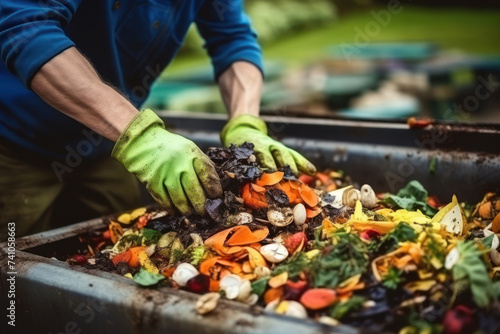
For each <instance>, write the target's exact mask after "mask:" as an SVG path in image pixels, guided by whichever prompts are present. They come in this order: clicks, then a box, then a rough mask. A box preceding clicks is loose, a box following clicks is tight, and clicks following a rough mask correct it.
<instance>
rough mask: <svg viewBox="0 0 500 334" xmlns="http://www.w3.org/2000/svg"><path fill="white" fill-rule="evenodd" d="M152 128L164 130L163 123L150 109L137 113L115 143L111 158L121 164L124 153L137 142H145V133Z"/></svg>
mask: <svg viewBox="0 0 500 334" xmlns="http://www.w3.org/2000/svg"><path fill="white" fill-rule="evenodd" d="M153 128H156V129H165V123H163V121H162V120H161V119H160V117H158V115H156V114H155V113H154V111H152V110H151V109H145V110H144V111H142V112H139V113H138V114H137V115H136V116H135V117H134V118H133V119H132V120H131V121H130V123H129V124H128V125H127V127H126V128H125V130H123V132H122V134H121V135H120V137H119V138H118V140H117V141H116V143H115V146H114V147H113V151H112V152H111V157H112V158H113V159H115V160H117V161H119V162H122V160H123V158H124V156H123V155H125V152H126V151H127V150H128V149H129V148H130V147H131V146H135V143H137V142H138V141H141V140H147V138H146V135H145V133H146V132H151V131H150V130H151V129H153Z"/></svg>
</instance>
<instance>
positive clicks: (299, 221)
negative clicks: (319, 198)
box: [293, 203, 307, 226]
mask: <svg viewBox="0 0 500 334" xmlns="http://www.w3.org/2000/svg"><path fill="white" fill-rule="evenodd" d="M306 219H307V212H306V207H305V206H304V204H302V203H299V204H297V205H296V206H295V207H294V208H293V222H294V223H295V225H297V226H302V225H304V223H305V222H306Z"/></svg>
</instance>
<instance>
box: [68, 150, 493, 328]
mask: <svg viewBox="0 0 500 334" xmlns="http://www.w3.org/2000/svg"><path fill="white" fill-rule="evenodd" d="M207 154H208V156H209V157H210V158H211V159H212V161H213V162H214V163H215V165H216V168H217V171H218V174H219V176H220V178H221V181H222V185H223V189H224V194H223V196H222V197H221V198H217V199H208V200H207V201H206V204H205V208H206V215H204V216H198V215H191V216H189V217H175V216H170V215H168V214H167V213H166V212H165V211H163V210H161V209H160V208H148V209H146V208H139V209H136V210H134V211H131V212H128V213H124V214H121V215H119V216H117V217H114V218H113V219H109V228H108V230H106V231H104V232H92V233H91V234H90V235H87V236H85V238H82V240H85V242H86V243H87V246H88V247H87V248H88V251H85V252H81V253H79V254H75V255H73V256H71V257H70V258H69V259H67V262H69V263H71V264H72V265H83V266H86V267H87V268H94V269H100V270H105V271H108V272H113V273H115V274H117V275H122V276H126V277H129V278H130V279H132V280H134V281H135V282H136V283H137V284H139V285H141V286H147V287H150V288H155V287H161V286H170V287H173V288H176V289H184V290H187V291H191V292H195V293H198V294H200V295H201V296H200V298H199V300H198V302H197V304H196V310H197V312H198V313H199V314H203V315H207V316H209V313H210V312H212V311H213V310H214V309H216V308H217V305H218V302H219V301H220V299H230V300H237V301H239V302H241V303H245V304H249V305H254V304H257V305H261V306H263V307H264V308H265V310H266V311H268V312H274V313H278V314H282V315H286V316H290V317H297V318H308V317H309V318H312V319H315V320H316V321H319V322H321V323H324V324H329V325H337V324H340V323H342V324H347V325H350V326H354V327H357V328H360V329H367V330H371V331H385V332H394V333H421V332H425V333H473V332H475V331H477V332H478V333H499V332H500V303H499V296H500V280H499V278H500V253H499V251H498V248H499V238H498V233H499V232H500V197H499V196H497V194H495V193H487V194H485V196H484V199H483V200H482V201H481V202H480V203H472V204H467V203H461V202H460V201H459V199H458V198H457V197H456V196H455V195H453V194H450V199H449V203H440V202H439V200H438V199H437V198H436V197H433V196H429V194H428V193H427V191H426V190H425V189H424V187H423V186H422V185H421V184H420V183H419V182H418V181H416V180H414V181H411V182H409V183H408V184H407V185H406V186H405V187H404V188H402V189H401V190H400V191H399V192H397V193H396V194H389V193H383V194H381V193H376V192H375V191H376V189H375V191H374V189H372V187H370V185H362V186H361V187H360V189H359V190H358V189H356V187H354V185H353V182H352V181H351V180H350V179H349V177H348V176H347V175H346V174H345V173H344V172H342V171H334V170H326V171H323V172H321V173H320V172H318V173H317V174H316V175H315V176H307V175H301V176H300V177H298V178H296V177H295V176H294V175H293V174H292V173H291V171H290V170H289V169H287V168H285V169H283V170H280V171H275V172H270V171H266V170H264V169H262V168H260V167H259V165H258V164H257V163H256V159H255V156H254V155H253V145H252V144H248V143H245V144H243V145H241V146H239V147H235V146H231V147H230V148H211V149H209V151H208V152H207Z"/></svg>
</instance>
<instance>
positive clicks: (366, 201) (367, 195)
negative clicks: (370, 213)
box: [360, 184, 377, 209]
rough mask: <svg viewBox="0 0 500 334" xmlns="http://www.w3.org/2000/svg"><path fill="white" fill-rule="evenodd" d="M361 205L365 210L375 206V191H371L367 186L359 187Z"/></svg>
mask: <svg viewBox="0 0 500 334" xmlns="http://www.w3.org/2000/svg"><path fill="white" fill-rule="evenodd" d="M360 196H361V198H360V201H361V204H363V206H364V207H365V208H368V209H371V208H374V207H375V206H376V205H377V195H375V191H373V189H372V187H370V185H368V184H364V185H363V186H362V187H361V195H360Z"/></svg>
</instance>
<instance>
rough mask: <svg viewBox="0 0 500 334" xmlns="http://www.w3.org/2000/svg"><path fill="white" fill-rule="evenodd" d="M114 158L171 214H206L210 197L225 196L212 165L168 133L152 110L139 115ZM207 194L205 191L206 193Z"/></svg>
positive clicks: (190, 145)
mask: <svg viewBox="0 0 500 334" xmlns="http://www.w3.org/2000/svg"><path fill="white" fill-rule="evenodd" d="M111 155H112V157H113V158H114V159H116V160H117V161H119V162H120V163H122V164H123V165H124V166H125V167H126V168H127V170H128V171H129V172H131V173H133V174H135V175H136V176H137V177H138V178H139V180H141V182H143V183H144V184H145V185H146V188H147V189H148V191H149V192H150V193H151V195H152V196H153V198H154V199H155V200H156V201H157V202H158V203H159V204H160V205H162V206H163V207H165V208H166V209H167V210H168V211H169V212H170V213H171V214H174V213H175V208H177V209H178V210H179V211H180V212H181V214H183V215H189V214H190V213H192V210H191V207H193V208H194V210H196V212H198V213H199V214H201V215H203V214H204V213H205V199H206V197H205V192H206V194H207V196H208V197H210V198H216V197H220V196H221V195H222V186H221V184H220V180H219V177H218V175H217V172H216V170H215V168H214V166H213V164H212V161H211V160H210V159H209V158H208V157H207V156H206V155H205V154H204V153H203V152H202V151H201V150H200V149H199V148H198V147H197V146H196V145H195V144H194V143H193V142H192V141H190V140H188V139H186V138H183V137H181V136H179V135H175V134H172V133H170V132H168V131H167V130H165V125H164V123H163V122H162V120H161V119H160V118H159V117H158V116H157V115H156V114H155V113H154V112H153V111H151V110H144V111H143V112H141V113H139V114H138V115H137V116H136V117H135V118H134V119H133V120H132V121H131V122H130V123H129V125H128V126H127V128H126V129H125V131H123V133H122V134H121V136H120V138H119V139H118V141H117V142H116V145H115V147H114V149H113V152H112V154H111ZM204 190H205V191H204Z"/></svg>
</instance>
